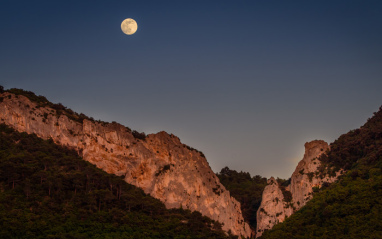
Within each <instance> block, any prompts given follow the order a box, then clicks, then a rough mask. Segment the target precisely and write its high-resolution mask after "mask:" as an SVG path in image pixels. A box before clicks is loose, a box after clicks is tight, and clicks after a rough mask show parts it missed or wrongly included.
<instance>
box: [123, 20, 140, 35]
mask: <svg viewBox="0 0 382 239" xmlns="http://www.w3.org/2000/svg"><path fill="white" fill-rule="evenodd" d="M121 29H122V31H123V33H125V34H126V35H133V34H134V33H135V32H136V31H137V29H138V24H137V22H136V21H135V20H134V19H132V18H127V19H125V20H123V22H122V23H121Z"/></svg>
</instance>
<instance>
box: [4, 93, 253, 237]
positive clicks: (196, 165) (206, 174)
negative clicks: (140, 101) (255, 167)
mask: <svg viewBox="0 0 382 239" xmlns="http://www.w3.org/2000/svg"><path fill="white" fill-rule="evenodd" d="M0 96H2V97H4V98H3V102H0V121H1V123H6V124H7V125H9V126H11V127H13V128H15V129H16V130H18V131H21V132H27V133H35V134H36V135H37V136H39V137H41V138H44V139H48V138H52V139H53V140H54V141H55V142H56V143H58V144H61V145H64V146H67V147H70V148H74V149H75V150H77V151H78V152H79V154H80V155H81V156H82V157H83V158H84V159H85V160H87V161H89V162H91V163H93V164H95V165H96V166H97V167H99V168H101V169H103V170H105V171H106V172H108V173H113V174H116V175H119V176H124V178H125V181H126V182H128V183H131V184H133V185H136V186H138V187H140V188H142V189H143V190H144V191H145V192H146V193H148V194H150V195H151V196H153V197H155V198H157V199H159V200H161V201H162V202H163V203H164V204H165V205H166V207H167V208H178V207H183V208H188V209H190V210H192V211H199V212H201V213H202V214H203V215H205V216H208V217H210V218H212V219H214V220H217V221H219V222H221V223H223V229H224V230H226V231H228V230H231V232H232V233H233V234H235V235H242V236H245V237H250V235H251V230H250V228H249V226H248V224H247V223H245V222H244V219H243V217H242V214H241V209H240V203H238V202H237V201H236V200H235V199H234V198H232V197H231V196H230V194H229V192H228V191H227V190H226V189H225V188H224V186H223V185H222V184H220V182H219V179H218V178H217V176H216V175H215V174H214V173H213V172H212V170H211V168H210V166H209V164H208V162H207V160H206V159H205V157H204V156H203V155H202V154H201V153H200V152H198V151H196V150H193V149H190V148H188V147H187V146H186V145H184V144H182V143H181V142H180V140H179V138H178V137H176V136H174V135H172V134H171V135H169V134H167V133H166V132H159V133H157V134H150V135H148V136H147V137H146V139H145V140H141V139H137V138H135V137H134V136H133V135H132V133H131V132H130V130H129V129H128V128H126V127H124V126H122V125H120V124H118V123H111V124H109V123H99V122H93V121H90V120H86V119H85V120H84V121H83V123H79V122H76V121H73V120H71V119H69V118H68V117H67V116H65V115H60V116H58V115H57V112H56V110H54V109H51V108H48V107H37V105H36V103H34V102H31V101H30V100H29V99H28V98H26V97H24V96H22V95H18V96H15V95H13V94H10V93H7V92H6V93H3V94H0ZM9 96H10V97H9Z"/></svg>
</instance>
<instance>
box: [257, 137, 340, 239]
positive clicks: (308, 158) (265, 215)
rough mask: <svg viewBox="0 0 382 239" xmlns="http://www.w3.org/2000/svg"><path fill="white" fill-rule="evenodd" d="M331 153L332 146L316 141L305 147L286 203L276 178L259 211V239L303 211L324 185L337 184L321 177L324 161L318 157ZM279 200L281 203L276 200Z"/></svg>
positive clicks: (271, 180) (286, 191)
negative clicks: (320, 172) (316, 191)
mask: <svg viewBox="0 0 382 239" xmlns="http://www.w3.org/2000/svg"><path fill="white" fill-rule="evenodd" d="M327 150H329V145H328V143H326V142H325V141H323V140H314V141H311V142H308V143H305V154H304V158H303V159H302V160H301V161H300V162H299V163H298V165H297V167H296V169H295V171H294V172H293V174H292V177H291V183H290V185H288V186H287V187H285V193H284V194H285V195H288V194H289V195H288V197H290V199H289V200H285V197H284V196H285V195H283V192H282V190H281V188H282V187H281V185H279V184H278V183H277V181H276V180H275V179H274V178H273V177H272V178H271V179H269V180H268V185H267V186H266V187H265V189H264V192H263V196H262V201H261V205H260V208H259V210H258V211H257V228H256V237H259V236H261V235H262V234H263V232H264V231H265V230H269V229H271V228H272V227H273V226H274V225H276V224H277V223H280V222H283V221H284V220H285V218H286V217H289V216H290V215H292V214H293V213H294V212H295V211H297V210H299V209H300V208H301V207H303V206H304V205H305V204H306V203H307V202H308V201H309V200H310V199H312V197H313V189H314V188H315V187H317V188H320V187H321V186H322V184H323V183H324V182H328V183H332V182H334V181H335V180H336V179H337V177H338V176H339V174H340V173H338V174H337V175H336V176H335V177H330V176H329V175H326V176H325V177H323V178H321V177H320V176H319V175H318V174H319V172H318V170H317V169H318V167H319V166H320V161H319V160H318V157H319V156H321V154H323V153H325V152H326V151H327ZM276 198H277V199H276Z"/></svg>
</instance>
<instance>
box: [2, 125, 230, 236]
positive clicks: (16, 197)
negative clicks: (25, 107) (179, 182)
mask: <svg viewBox="0 0 382 239" xmlns="http://www.w3.org/2000/svg"><path fill="white" fill-rule="evenodd" d="M0 191H1V193H0V225H1V227H0V238H227V236H226V235H225V233H224V232H223V231H222V230H221V225H220V224H219V223H217V222H215V221H212V220H211V219H209V218H207V217H203V216H202V215H201V214H200V213H198V212H192V213H191V212H190V211H187V210H182V209H173V210H168V209H166V208H165V206H164V204H163V203H161V202H160V201H159V200H156V199H154V198H152V197H150V196H148V195H146V194H145V193H144V192H143V191H142V190H141V189H139V188H136V187H135V186H132V185H130V184H127V183H126V182H125V181H124V180H123V179H121V178H119V177H117V176H115V175H110V174H107V173H105V172H103V171H102V170H100V169H98V168H96V167H95V166H93V165H92V164H90V163H88V162H86V161H84V160H82V159H81V158H80V157H78V155H77V153H76V152H74V151H72V150H70V149H67V148H64V147H61V146H58V145H56V144H54V143H53V141H52V140H42V139H40V138H38V137H37V136H35V135H28V134H26V133H19V132H15V131H14V130H13V129H11V128H9V127H7V126H6V125H4V124H1V125H0ZM231 238H235V237H233V236H231Z"/></svg>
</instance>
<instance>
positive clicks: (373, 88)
mask: <svg viewBox="0 0 382 239" xmlns="http://www.w3.org/2000/svg"><path fill="white" fill-rule="evenodd" d="M125 18H133V19H135V20H136V21H137V23H138V31H137V32H136V33H135V34H134V35H131V36H128V35H125V34H123V33H122V31H121V28H120V24H121V22H122V21H123V20H124V19H125ZM0 84H1V85H3V86H4V87H5V88H6V89H8V88H22V89H25V90H30V91H34V92H35V93H36V94H38V95H44V96H46V97H47V98H48V99H49V100H50V101H52V102H54V103H59V102H60V103H62V104H64V105H65V106H67V107H69V108H71V109H73V110H75V111H76V112H79V113H81V112H82V113H84V114H86V115H88V116H92V117H94V118H95V119H101V120H104V121H110V122H111V121H117V122H119V123H121V124H123V125H126V126H128V127H130V128H132V129H135V130H138V131H144V132H145V133H156V132H158V131H162V130H165V131H167V132H169V133H173V134H175V135H177V136H178V137H180V139H181V141H182V142H183V143H186V144H188V145H190V146H191V147H194V148H196V149H198V150H201V151H202V152H203V153H204V154H205V155H206V157H207V160H208V162H209V163H210V166H211V167H212V169H213V171H215V172H218V171H220V169H221V168H223V167H224V166H229V167H230V168H231V169H235V170H238V171H241V170H242V171H245V172H249V173H251V175H253V176H254V175H257V174H258V175H261V176H265V177H270V176H275V177H280V178H289V177H290V175H291V173H292V172H293V170H294V168H295V167H296V165H297V162H298V161H299V160H301V159H302V157H303V154H304V143H305V142H307V141H310V140H314V139H323V140H325V141H327V142H333V141H334V140H335V139H336V138H338V136H340V135H341V134H343V133H346V132H348V131H349V130H351V129H355V128H358V127H359V126H361V125H362V124H364V123H365V122H366V120H367V118H369V117H371V116H372V114H373V112H375V111H377V110H378V108H379V106H381V105H382V1H380V0H376V1H369V0H360V1H351V0H342V1H338V0H322V1H306V0H304V1H292V0H291V1H285V0H279V1H274V0H252V1H224V0H219V1H205V0H204V1H196V0H192V1H186V0H185V1H179V0H174V1H164V0H161V1H157V0H156V1H154V0H153V1H144V0H142V1H128V0H123V1H106V0H104V1H100V0H91V1H90V0H89V1H78V0H76V1H72V0H57V1H52V0H46V1H40V0H35V1H27V0H20V1H14V0H2V1H1V3H0Z"/></svg>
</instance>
